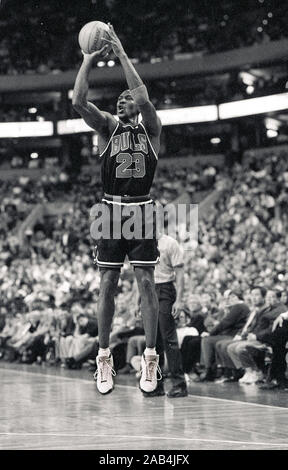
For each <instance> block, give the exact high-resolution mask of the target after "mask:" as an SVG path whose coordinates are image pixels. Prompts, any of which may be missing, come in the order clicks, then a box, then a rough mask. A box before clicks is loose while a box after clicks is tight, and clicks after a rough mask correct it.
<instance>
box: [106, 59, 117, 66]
mask: <svg viewBox="0 0 288 470" xmlns="http://www.w3.org/2000/svg"><path fill="white" fill-rule="evenodd" d="M107 65H108V67H114V65H115V61H114V60H108V62H107Z"/></svg>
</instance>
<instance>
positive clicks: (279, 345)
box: [259, 297, 288, 390]
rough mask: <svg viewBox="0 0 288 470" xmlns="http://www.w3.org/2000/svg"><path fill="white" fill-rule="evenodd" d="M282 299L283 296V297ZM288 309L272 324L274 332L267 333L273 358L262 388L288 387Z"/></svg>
mask: <svg viewBox="0 0 288 470" xmlns="http://www.w3.org/2000/svg"><path fill="white" fill-rule="evenodd" d="M281 299H282V297H281ZM287 320H288V311H286V312H284V313H281V314H280V315H279V316H278V317H277V318H276V320H274V323H273V326H272V332H271V333H267V335H266V336H265V338H264V339H265V342H266V343H267V344H269V345H270V346H271V347H272V360H271V364H270V366H269V370H268V374H267V378H266V381H265V383H264V384H262V385H260V386H259V388H260V389H261V390H274V389H275V388H280V389H283V388H285V389H287V388H288V383H287V378H286V375H285V372H286V369H287V363H286V354H287V342H288V321H287Z"/></svg>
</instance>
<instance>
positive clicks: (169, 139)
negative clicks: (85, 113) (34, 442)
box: [0, 0, 288, 445]
mask: <svg viewBox="0 0 288 470" xmlns="http://www.w3.org/2000/svg"><path fill="white" fill-rule="evenodd" d="M93 19H97V20H98V19H99V20H101V21H105V22H107V21H111V22H112V23H113V25H114V27H115V30H116V31H117V32H118V33H119V37H120V39H121V40H122V42H123V45H124V47H125V48H126V51H127V53H128V55H129V57H130V58H132V59H133V63H134V64H135V65H136V67H137V69H138V70H139V72H141V73H140V74H141V77H142V78H143V80H144V81H145V83H146V84H147V87H148V89H149V93H150V97H151V99H152V101H153V103H154V105H155V107H156V109H157V110H158V111H159V115H160V116H161V119H162V122H163V131H162V136H161V150H160V158H159V165H158V169H157V174H156V178H155V180H154V185H153V191H152V196H153V197H154V198H155V199H156V200H157V201H159V202H160V203H162V204H164V205H165V204H167V203H168V202H174V203H175V204H177V203H179V202H182V203H187V204H190V203H193V204H195V203H196V204H198V205H199V239H198V244H196V243H195V241H194V240H191V239H190V238H189V230H188V228H187V231H184V232H183V233H179V241H180V243H181V244H182V245H183V246H184V247H186V248H188V250H187V251H186V252H185V299H184V300H185V312H184V314H183V318H182V319H181V321H180V322H179V329H181V328H184V327H185V328H186V327H187V326H189V324H190V323H191V319H192V320H193V315H195V314H196V313H197V314H199V313H200V314H201V312H202V311H203V312H202V314H203V317H205V315H208V316H209V318H211V322H212V324H213V325H214V324H215V322H217V321H219V319H218V317H217V314H218V313H219V312H221V310H222V309H223V305H224V304H223V299H224V292H225V291H227V289H230V290H235V291H236V292H241V295H242V296H243V298H244V301H245V302H246V303H247V304H248V305H250V297H249V294H250V289H251V286H253V285H258V286H262V287H265V288H266V289H267V290H274V291H276V293H277V302H278V303H280V302H281V304H282V305H284V306H285V307H288V296H287V294H288V270H287V265H288V259H287V258H288V255H287V253H288V250H287V245H288V235H287V228H288V210H287V209H288V70H287V50H288V33H287V23H288V9H287V5H286V4H285V2H284V1H276V0H273V1H272V0H241V2H237V1H233V0H223V1H222V2H209V1H208V0H205V1H204V0H203V1H201V2H199V1H196V0H189V1H188V0H182V1H181V2H175V1H173V0H165V1H164V0H159V1H158V2H155V1H146V2H142V1H139V0H121V2H120V1H117V0H92V1H91V0H81V2H71V1H66V0H49V2H44V1H30V0H25V1H22V2H13V1H9V0H8V1H6V2H2V3H1V9H0V104H1V105H0V195H1V200H0V211H1V220H0V294H1V301H0V309H1V310H0V330H1V329H2V333H1V335H2V336H1V349H0V355H1V364H3V367H4V369H3V370H6V369H7V367H8V366H7V364H9V367H10V365H11V367H14V365H12V364H11V363H12V362H13V363H26V364H37V367H38V366H39V369H40V365H41V364H42V367H47V368H48V366H49V365H50V366H51V367H50V369H51V370H52V368H53V370H54V368H56V366H59V367H60V365H61V364H62V365H63V368H64V367H68V368H69V363H68V364H67V362H65V359H66V358H67V354H66V356H65V352H66V350H65V347H66V345H65V344H66V343H65V344H64V343H63V341H62V342H61V340H62V339H63V338H65V337H67V335H68V336H69V335H73V332H74V330H75V325H76V329H77V328H78V332H79V331H80V332H81V331H84V332H87V323H86V320H84V321H82V320H81V318H83V317H85V318H86V319H87V318H88V321H89V334H91V337H93V338H95V347H96V348H97V299H98V293H99V274H98V272H97V270H96V269H95V267H94V266H93V263H92V251H93V243H92V241H91V238H90V233H89V229H90V222H89V210H90V208H91V207H92V206H93V204H95V202H97V201H99V200H100V198H101V195H102V192H101V184H100V165H99V161H98V158H97V157H98V145H97V136H96V134H95V133H94V132H93V131H92V129H90V128H89V127H87V126H86V125H85V124H84V122H83V120H81V119H79V115H78V114H77V113H76V112H75V111H74V110H73V107H72V89H73V85H74V81H75V76H76V71H77V69H78V67H79V65H80V62H81V57H82V56H81V51H80V49H79V46H78V43H77V36H78V32H79V30H80V29H81V27H82V26H83V25H84V24H85V23H86V22H88V21H91V20H93ZM90 84H91V85H90V86H91V90H90V92H89V93H90V95H89V99H90V100H91V101H95V102H97V105H99V107H100V108H101V109H103V110H107V111H109V112H111V113H113V114H115V113H116V110H115V108H114V103H116V99H117V97H118V95H119V93H120V92H121V91H122V90H123V89H124V88H125V82H124V75H123V73H122V71H121V69H120V66H119V63H118V62H117V59H116V58H115V57H113V56H110V57H109V58H108V59H107V60H101V61H99V62H98V63H97V64H96V66H95V68H94V69H93V71H92V74H91V80H90ZM134 289H135V284H134V279H133V271H131V269H130V268H129V266H126V265H125V268H124V270H123V271H122V274H121V282H120V284H119V289H118V295H117V300H116V315H115V320H114V323H113V331H112V333H113V335H114V336H113V338H114V339H115V348H117V350H118V355H116V356H117V358H118V363H117V364H116V368H118V369H120V368H121V367H123V366H124V365H125V351H126V347H127V338H128V337H129V335H130V334H129V335H126V336H125V332H126V333H127V331H133V332H137V333H138V334H139V332H140V333H141V331H142V329H141V328H142V326H141V325H139V321H140V320H139V317H138V311H137V306H135V305H134V304H133V296H134ZM207 295H208V297H209V298H208V300H207ZM284 310H285V309H284ZM207 311H208V314H207ZM80 314H82V315H83V317H79V315H80ZM79 319H80V320H79ZM81 322H82V324H81ZM93 322H94V323H93ZM140 323H141V322H140ZM207 324H208V323H207ZM206 326H207V325H206ZM5 328H6V330H5ZM81 328H82V330H81ZM85 328H86V330H85ZM5 331H6V333H5ZM7 331H8V332H9V334H8V337H9V338H10V339H11V338H12V339H13V341H12V342H10V345H7V344H6V343H5V338H7ZM183 331H184V330H183ZM121 333H124V334H123V335H122V336H121ZM5 334H6V336H5ZM135 334H136V333H135ZM183 334H184V333H183ZM183 334H182V337H183ZM71 337H72V336H71ZM180 337H181V334H179V338H180ZM3 338H4V339H3ZM182 339H183V338H182ZM63 348H64V349H63ZM268 353H269V351H268ZM270 353H271V351H270ZM182 354H185V352H183V351H182ZM114 357H115V356H114ZM91 358H92V356H91V357H85V362H84V361H83V360H81V361H79V363H76V364H74V363H73V367H72V368H81V366H82V368H84V369H85V370H87V369H88V368H89V367H91V364H89V359H91ZM265 360H266V361H268V362H267V363H269V357H268V358H266V359H265ZM184 361H185V357H184ZM188 362H189V361H188ZM43 364H44V366H43ZM83 364H84V365H83ZM70 365H71V364H70ZM52 366H53V367H52ZM2 372H3V371H2V370H1V371H0V374H1V373H2ZM186 372H187V374H188V373H189V372H190V371H189V364H188V366H187V371H186ZM53 373H55V372H53ZM8 375H9V374H8ZM131 381H132V383H134V382H133V381H134V376H133V378H132V379H131ZM236 386H238V385H237V384H236ZM197 387H199V385H197ZM218 387H219V385H218ZM216 388H217V385H216ZM230 392H231V391H230V389H229V393H230ZM201 393H202V392H201ZM201 393H200V394H201ZM205 393H208V395H209V393H210V392H209V391H208V392H207V390H206V392H205ZM205 393H204V395H205ZM213 393H214V392H213ZM215 393H216V394H217V391H216V392H215ZM231 393H232V396H233V393H235V394H237V393H238V392H237V389H236V388H235V389H233V390H232V392H231ZM260 396H261V393H260V392H259V397H260ZM7 400H8V398H7ZM261 400H263V399H262V398H261V399H260V401H261ZM265 400H266V399H265ZM286 400H287V395H286ZM254 401H255V400H254ZM256 401H257V400H256ZM280 401H281V400H280ZM275 403H276V402H274V404H275ZM283 403H284V405H283ZM280 406H287V404H286V405H285V401H284V402H283V401H281V405H280ZM247 440H248V439H247ZM51 445H52V444H51Z"/></svg>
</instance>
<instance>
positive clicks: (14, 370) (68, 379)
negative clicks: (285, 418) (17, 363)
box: [0, 367, 288, 412]
mask: <svg viewBox="0 0 288 470" xmlns="http://www.w3.org/2000/svg"><path fill="white" fill-rule="evenodd" d="M0 370H3V371H6V372H7V371H8V372H11V373H19V372H20V373H21V374H23V375H37V376H38V377H39V376H42V377H49V378H57V379H58V380H59V379H62V380H67V381H70V382H71V381H72V382H75V381H77V382H83V383H86V384H89V385H93V386H95V382H93V380H87V379H81V378H79V377H75V378H72V377H64V376H60V375H53V374H41V373H39V372H37V371H35V372H31V371H27V370H18V369H6V368H4V367H2V368H1V367H0ZM115 388H129V389H132V390H137V387H136V386H133V385H121V384H116V385H115ZM188 397H189V398H190V397H191V398H199V399H202V400H214V401H215V400H216V401H223V402H226V403H227V402H228V403H237V404H239V405H248V406H257V407H261V408H272V409H278V410H282V411H286V412H288V407H287V408H286V407H284V406H277V405H265V404H262V403H251V402H247V401H240V400H229V399H228V398H218V397H209V396H206V395H205V396H202V395H193V394H191V393H189V395H188ZM163 398H164V397H163ZM158 408H160V407H158ZM176 408H177V407H176Z"/></svg>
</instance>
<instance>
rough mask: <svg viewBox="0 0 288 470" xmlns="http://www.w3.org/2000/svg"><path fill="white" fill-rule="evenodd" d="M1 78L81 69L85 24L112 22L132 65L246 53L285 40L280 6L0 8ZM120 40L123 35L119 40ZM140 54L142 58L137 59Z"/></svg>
mask: <svg viewBox="0 0 288 470" xmlns="http://www.w3.org/2000/svg"><path fill="white" fill-rule="evenodd" d="M1 13H2V16H1V21H0V24H1V33H0V57H1V61H0V73H1V74H18V73H25V74H29V73H35V72H37V73H49V72H54V73H57V72H59V71H63V70H68V69H72V68H74V67H75V66H77V65H78V63H79V61H80V59H81V52H80V50H79V47H78V45H77V36H78V32H79V30H80V28H81V27H82V26H83V25H84V24H85V23H86V22H88V21H91V20H93V19H98V20H102V21H106V22H107V21H111V22H112V23H113V24H114V25H115V28H116V30H119V34H120V38H121V39H123V41H124V45H125V47H126V48H127V52H128V53H129V55H130V56H131V57H135V58H137V59H138V60H140V61H142V62H145V61H151V60H153V59H154V60H156V59H160V60H161V59H165V58H166V59H169V58H177V56H178V55H181V54H185V53H186V54H187V53H190V54H192V53H194V54H195V53H196V54H197V53H198V54H205V53H213V52H218V51H223V50H228V49H233V48H238V47H242V46H249V45H253V44H255V43H256V44H257V43H261V42H267V41H270V40H274V39H280V38H282V37H283V36H285V34H286V29H287V28H286V23H287V9H286V8H285V5H284V4H283V2H277V4H275V2H273V4H271V2H270V1H269V0H266V2H262V1H261V2H260V1H256V0H255V1H254V0H253V1H252V0H245V1H242V2H241V3H240V2H238V4H235V2H232V1H231V0H226V1H224V2H222V3H221V5H220V4H219V5H218V4H217V5H215V6H214V5H211V3H209V2H206V1H205V2H200V3H199V2H196V1H191V0H189V1H188V0H182V1H181V2H178V3H176V2H175V1H174V0H170V1H167V0H165V1H164V0H161V1H158V2H156V3H155V2H154V3H153V4H151V5H149V2H148V4H147V3H144V2H142V1H141V2H140V1H133V2H131V1H130V0H125V1H121V2H116V1H115V0H97V1H96V0H82V1H81V5H79V4H78V3H74V4H71V2H68V0H67V1H65V0H62V1H61V2H58V1H56V0H50V1H49V2H38V1H35V0H26V1H25V2H21V3H19V2H18V3H17V4H15V3H13V6H12V2H10V1H9V0H7V1H5V2H2V11H1ZM124 32H125V34H124ZM139 51H140V52H139Z"/></svg>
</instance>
